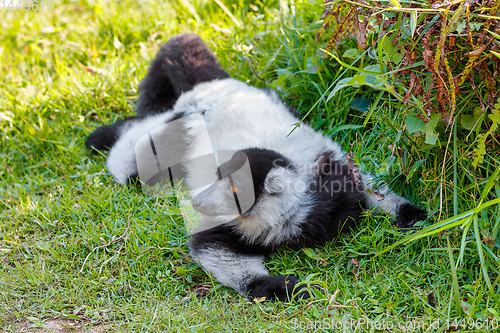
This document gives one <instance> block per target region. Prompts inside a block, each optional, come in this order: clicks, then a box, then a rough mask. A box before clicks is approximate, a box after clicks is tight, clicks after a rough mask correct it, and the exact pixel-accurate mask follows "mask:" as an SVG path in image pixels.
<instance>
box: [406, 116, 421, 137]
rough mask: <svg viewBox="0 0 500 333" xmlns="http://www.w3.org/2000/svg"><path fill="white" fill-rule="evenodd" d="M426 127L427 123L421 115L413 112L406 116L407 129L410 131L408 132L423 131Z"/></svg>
mask: <svg viewBox="0 0 500 333" xmlns="http://www.w3.org/2000/svg"><path fill="white" fill-rule="evenodd" d="M424 128H425V123H424V121H423V120H422V119H420V118H419V117H415V116H413V115H411V114H410V115H408V116H407V117H406V130H407V131H408V133H415V132H418V131H423V130H424Z"/></svg>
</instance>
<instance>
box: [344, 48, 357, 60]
mask: <svg viewBox="0 0 500 333" xmlns="http://www.w3.org/2000/svg"><path fill="white" fill-rule="evenodd" d="M342 57H344V58H351V59H356V58H357V57H359V52H358V49H349V50H347V51H345V52H344V54H343V55H342Z"/></svg>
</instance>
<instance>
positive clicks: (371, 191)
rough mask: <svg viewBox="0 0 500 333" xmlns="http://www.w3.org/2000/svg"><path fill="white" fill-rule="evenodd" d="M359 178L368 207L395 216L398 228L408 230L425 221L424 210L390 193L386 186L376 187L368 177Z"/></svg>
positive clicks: (362, 175) (425, 213)
mask: <svg viewBox="0 0 500 333" xmlns="http://www.w3.org/2000/svg"><path fill="white" fill-rule="evenodd" d="M360 177H361V182H362V183H363V186H364V187H365V190H366V193H367V199H368V205H369V206H370V207H371V208H375V209H377V210H380V211H384V212H387V213H389V214H391V215H393V216H395V217H396V224H397V226H398V228H402V229H405V228H409V227H412V226H413V225H414V224H415V223H417V222H418V221H424V220H425V219H427V212H426V211H425V210H423V209H421V208H418V207H417V206H415V205H414V204H412V203H411V202H409V201H408V200H406V199H405V198H403V197H400V196H399V195H397V194H395V193H393V192H391V191H390V189H389V187H388V186H387V185H385V184H384V185H382V186H379V187H376V186H375V184H373V182H372V177H371V176H370V175H365V174H360Z"/></svg>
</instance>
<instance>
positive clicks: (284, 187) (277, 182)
mask: <svg viewBox="0 0 500 333" xmlns="http://www.w3.org/2000/svg"><path fill="white" fill-rule="evenodd" d="M294 180H296V178H295V173H294V172H293V171H292V170H290V169H288V168H282V167H279V168H274V169H271V171H269V173H268V174H267V176H266V180H265V181H264V189H265V190H266V191H267V192H268V193H270V194H278V193H283V192H285V191H288V190H290V186H293V184H294Z"/></svg>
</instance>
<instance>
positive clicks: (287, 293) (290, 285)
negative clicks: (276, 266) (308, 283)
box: [248, 275, 319, 302]
mask: <svg viewBox="0 0 500 333" xmlns="http://www.w3.org/2000/svg"><path fill="white" fill-rule="evenodd" d="M298 282H299V279H297V278H296V277H295V276H291V275H289V276H282V275H275V276H263V277H260V278H256V279H255V280H254V281H253V282H252V283H251V284H250V286H249V292H248V294H249V295H248V296H249V298H250V300H260V299H262V298H264V300H269V301H276V300H279V301H281V302H290V301H291V300H292V299H294V300H301V299H308V298H311V296H312V295H311V293H310V292H309V290H308V289H307V288H296V289H295V290H294V288H295V285H296V284H297V283H298ZM312 287H313V288H319V287H318V286H312Z"/></svg>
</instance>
